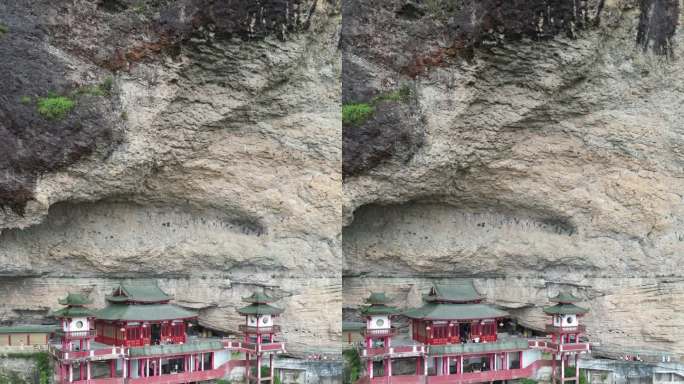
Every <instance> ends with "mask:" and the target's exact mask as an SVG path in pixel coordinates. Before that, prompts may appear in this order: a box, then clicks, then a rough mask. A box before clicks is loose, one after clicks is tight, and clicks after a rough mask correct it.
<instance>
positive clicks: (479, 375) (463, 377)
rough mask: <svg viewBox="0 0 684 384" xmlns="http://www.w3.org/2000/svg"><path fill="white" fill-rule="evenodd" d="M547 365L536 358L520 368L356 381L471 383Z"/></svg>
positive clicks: (523, 374)
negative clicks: (531, 362)
mask: <svg viewBox="0 0 684 384" xmlns="http://www.w3.org/2000/svg"><path fill="white" fill-rule="evenodd" d="M547 365H549V364H548V362H547V361H544V360H538V361H536V362H534V363H533V364H530V365H529V366H527V367H525V368H522V369H506V370H500V371H485V372H468V373H462V374H457V375H442V376H423V375H402V376H382V377H374V378H372V379H370V380H369V379H368V378H367V377H365V378H362V379H361V380H359V381H358V382H357V384H361V383H369V384H473V383H481V382H492V381H499V380H515V379H522V378H526V377H531V376H533V375H534V374H535V373H536V372H537V370H538V369H539V368H541V367H543V366H547Z"/></svg>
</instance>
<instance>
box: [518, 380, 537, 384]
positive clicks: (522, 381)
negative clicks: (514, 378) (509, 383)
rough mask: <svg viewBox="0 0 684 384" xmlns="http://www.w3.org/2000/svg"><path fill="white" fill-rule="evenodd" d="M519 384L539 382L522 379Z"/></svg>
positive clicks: (535, 383)
mask: <svg viewBox="0 0 684 384" xmlns="http://www.w3.org/2000/svg"><path fill="white" fill-rule="evenodd" d="M519 384H537V380H532V379H522V380H520V381H519Z"/></svg>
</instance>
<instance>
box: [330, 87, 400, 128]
mask: <svg viewBox="0 0 684 384" xmlns="http://www.w3.org/2000/svg"><path fill="white" fill-rule="evenodd" d="M410 97H411V88H409V87H408V86H406V85H404V86H402V87H401V88H399V89H397V90H394V91H391V92H387V93H381V94H379V95H377V96H375V97H373V98H372V99H371V101H370V103H349V104H344V105H343V106H342V124H345V125H360V124H363V123H364V122H365V121H366V120H368V119H369V118H370V117H371V116H372V115H373V113H374V112H375V106H376V105H377V104H378V103H380V102H383V101H394V102H405V101H408V99H409V98H410Z"/></svg>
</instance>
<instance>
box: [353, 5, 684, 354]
mask: <svg viewBox="0 0 684 384" xmlns="http://www.w3.org/2000/svg"><path fill="white" fill-rule="evenodd" d="M476 3H481V4H484V5H486V4H488V2H468V1H454V2H449V1H422V2H419V1H399V0H396V1H388V2H384V3H383V5H382V6H375V5H374V6H371V5H370V4H367V2H363V1H350V2H348V3H345V4H349V6H348V7H347V6H345V7H344V9H343V16H344V20H345V22H344V24H343V36H342V42H343V101H344V103H346V104H350V103H369V104H372V105H374V107H375V108H374V111H373V113H372V114H371V115H370V116H368V118H367V119H366V120H364V121H363V122H362V123H359V124H356V125H351V124H349V125H345V126H344V129H343V130H344V149H343V152H344V169H345V171H344V175H345V181H344V187H343V188H344V192H343V216H344V222H345V229H344V231H343V238H344V242H343V248H344V251H343V252H344V255H345V265H344V275H345V279H344V303H345V307H346V308H353V307H354V306H356V305H357V304H359V303H361V299H362V298H363V297H364V296H366V295H367V294H368V291H370V290H371V289H385V290H387V291H388V292H389V293H390V295H395V296H396V302H397V303H399V304H405V303H414V305H417V304H418V298H419V296H418V293H419V292H424V291H425V289H427V286H428V285H429V283H430V281H432V279H448V278H455V277H473V278H475V279H476V281H477V286H478V288H479V289H480V290H481V292H482V293H484V294H486V295H487V297H488V298H489V299H490V300H491V301H493V302H495V303H497V304H501V305H502V306H504V307H506V308H508V309H510V310H511V311H512V313H513V314H514V315H515V316H516V317H517V318H518V319H519V320H520V321H522V322H527V323H530V324H536V325H541V324H542V316H541V309H540V308H541V306H543V305H545V304H546V303H547V297H549V296H551V295H553V294H554V293H557V292H558V290H559V289H561V288H567V289H570V290H572V291H573V292H575V293H576V294H578V295H579V296H580V297H582V298H584V299H586V300H587V301H586V302H585V304H586V305H587V306H589V307H590V308H591V314H590V315H588V316H587V318H586V322H587V325H588V327H589V329H590V337H591V338H592V340H593V341H597V342H599V343H601V344H602V345H604V346H607V347H610V348H613V349H618V350H619V349H632V350H640V349H641V350H661V351H670V352H672V353H674V354H677V355H679V356H680V357H681V355H682V353H684V344H682V341H683V340H684V334H682V333H681V332H680V331H679V330H678V328H677V327H676V326H673V324H678V323H680V322H681V321H682V320H684V318H683V317H682V315H681V314H680V312H681V311H679V307H680V306H681V303H682V302H684V297H683V292H684V279H683V278H682V273H681V268H680V265H681V263H682V261H683V260H684V259H683V256H682V255H683V254H684V245H683V244H684V243H682V238H683V237H682V232H683V231H684V223H683V222H682V217H683V214H684V212H683V209H682V207H683V206H682V194H681V192H680V190H681V189H682V187H683V185H682V182H681V175H682V164H684V157H682V143H684V131H683V130H682V122H683V121H684V113H683V112H682V111H683V109H682V108H681V105H682V100H683V98H682V93H681V91H682V89H683V87H684V76H683V75H682V71H681V57H682V56H683V54H684V41H683V40H684V39H683V37H682V34H681V31H680V30H679V27H678V25H679V24H681V21H682V20H683V18H684V16H683V13H682V8H681V4H680V2H679V1H652V2H651V1H641V2H636V1H609V0H606V1H585V2H581V1H580V2H571V1H570V2H564V1H540V2H536V1H531V2H519V3H518V2H498V4H500V6H498V7H486V6H485V7H483V9H480V8H479V7H476V6H475V5H473V4H476ZM573 4H574V5H573ZM540 6H542V8H539V7H540ZM487 9H489V11H487ZM540 9H544V10H546V11H545V12H546V13H544V12H541V13H540V11H539V10H540ZM535 15H536V16H535ZM466 16H470V17H466ZM656 19H657V20H659V21H657V22H656ZM535 22H536V23H535ZM655 24H657V26H658V27H654V25H655ZM646 30H648V31H650V32H647V33H646V34H648V35H649V36H650V37H648V38H645V37H644V36H645V35H644V31H646ZM656 30H658V31H656ZM656 35H657V36H656ZM646 40H648V41H646ZM403 88H406V89H409V90H410V96H409V97H407V98H405V99H401V100H397V99H395V100H389V101H383V102H381V103H378V102H377V97H378V95H384V94H387V93H388V92H393V91H394V90H397V89H403ZM385 99H386V98H385ZM397 114H403V115H402V116H405V118H399V119H396V118H395V119H394V120H392V123H391V124H382V123H381V122H383V121H388V120H389V119H391V118H393V116H395V115H397ZM368 137H372V138H374V140H367V138H368ZM347 148H350V149H351V150H352V151H353V152H348V151H347ZM409 292H411V295H413V296H411V297H414V300H408V301H406V300H407V297H408V296H407V295H408V294H409Z"/></svg>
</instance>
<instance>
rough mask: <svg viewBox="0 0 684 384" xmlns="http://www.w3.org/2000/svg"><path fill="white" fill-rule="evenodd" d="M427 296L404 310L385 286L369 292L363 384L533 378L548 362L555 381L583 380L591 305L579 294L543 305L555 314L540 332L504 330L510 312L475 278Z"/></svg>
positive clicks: (362, 348) (361, 349)
mask: <svg viewBox="0 0 684 384" xmlns="http://www.w3.org/2000/svg"><path fill="white" fill-rule="evenodd" d="M423 300H424V304H423V305H422V306H421V307H419V308H411V309H407V310H404V311H400V310H398V309H397V308H395V307H392V306H390V305H389V303H390V300H389V298H388V297H386V296H385V294H384V293H382V292H374V293H371V295H370V296H369V297H368V298H367V299H366V303H367V304H368V305H367V306H364V307H363V308H361V309H360V313H361V316H362V317H363V318H364V319H365V323H366V326H365V327H364V329H362V331H361V333H362V335H363V344H362V345H361V346H360V347H359V348H358V350H359V355H360V357H361V359H362V362H363V365H364V372H363V376H362V377H361V379H360V380H359V383H377V384H379V383H390V382H391V383H402V384H403V383H406V384H410V383H416V384H417V383H429V384H442V383H443V384H447V383H480V382H494V381H507V380H515V379H524V378H535V377H537V374H538V372H539V370H540V369H542V368H543V367H550V372H551V378H552V381H553V383H556V382H558V383H560V384H563V383H567V382H574V383H575V384H579V369H578V364H577V360H578V357H579V355H580V354H582V353H587V352H589V350H590V344H589V343H588V342H587V341H586V340H584V338H583V337H582V335H583V333H584V327H583V326H581V325H580V324H579V323H578V321H579V317H581V316H582V315H583V314H585V313H586V312H587V310H586V309H584V308H581V307H579V306H577V305H575V303H576V302H578V301H580V300H579V299H578V298H577V297H575V296H572V295H569V294H565V293H561V294H560V295H558V296H557V297H555V298H553V299H551V300H552V301H554V302H556V303H557V304H556V305H554V306H551V307H547V308H544V312H545V313H547V314H549V315H550V322H549V324H548V326H547V327H546V333H547V335H546V336H544V337H535V338H527V337H522V336H519V335H515V334H512V333H509V332H506V329H505V322H504V321H506V320H507V319H508V318H509V317H510V315H509V314H508V313H507V312H505V311H503V310H501V309H498V308H495V307H494V306H492V305H489V304H486V303H485V302H484V298H483V297H482V296H481V295H479V294H478V293H477V291H476V290H475V288H474V286H473V284H472V281H459V282H456V283H451V284H435V285H434V286H433V287H432V288H431V289H430V291H429V293H428V294H427V295H425V296H424V298H423ZM399 319H402V320H404V321H408V327H407V328H408V329H407V331H408V332H400V327H399V326H397V325H395V324H396V323H397V320H399ZM406 333H408V337H407V335H406ZM544 356H550V358H545V357H544ZM569 367H572V368H571V369H572V371H573V372H574V373H573V374H571V375H567V374H566V370H567V369H568V368H569Z"/></svg>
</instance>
